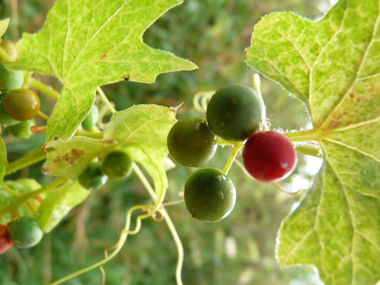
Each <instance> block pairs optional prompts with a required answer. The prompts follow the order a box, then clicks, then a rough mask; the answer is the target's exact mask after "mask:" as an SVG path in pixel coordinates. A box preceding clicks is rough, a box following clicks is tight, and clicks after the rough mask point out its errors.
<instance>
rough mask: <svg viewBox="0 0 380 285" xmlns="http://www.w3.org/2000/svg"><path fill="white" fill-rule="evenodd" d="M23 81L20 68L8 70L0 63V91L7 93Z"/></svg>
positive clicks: (19, 85) (18, 86)
mask: <svg viewBox="0 0 380 285" xmlns="http://www.w3.org/2000/svg"><path fill="white" fill-rule="evenodd" d="M23 83H24V73H23V72H22V71H21V70H16V71H13V70H8V69H6V68H5V67H4V65H2V64H0V91H1V94H8V92H10V91H12V90H13V89H16V88H20V87H21V86H22V84H23Z"/></svg>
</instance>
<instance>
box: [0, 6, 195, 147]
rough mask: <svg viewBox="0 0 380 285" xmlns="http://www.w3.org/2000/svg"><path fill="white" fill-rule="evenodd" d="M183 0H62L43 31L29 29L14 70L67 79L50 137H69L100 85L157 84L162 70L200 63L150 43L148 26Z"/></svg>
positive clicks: (49, 126) (55, 110)
mask: <svg viewBox="0 0 380 285" xmlns="http://www.w3.org/2000/svg"><path fill="white" fill-rule="evenodd" d="M181 3H182V1H181V0H162V1H155V0H139V1H124V0H115V1H108V0H100V1H99V0H89V1H85V2H83V1H77V0H58V1H57V2H56V3H55V4H54V7H53V8H52V9H51V10H50V12H49V15H48V17H47V20H46V22H45V25H44V27H43V28H42V30H41V31H40V32H39V33H38V34H36V35H30V34H24V35H23V39H22V40H21V41H19V42H18V43H17V47H18V58H17V61H16V62H13V63H7V64H6V66H7V67H8V68H11V69H23V70H31V71H35V72H38V73H42V74H46V75H51V76H55V77H57V78H58V79H59V80H60V81H61V82H62V83H63V84H64V86H63V88H62V90H61V94H60V96H59V99H58V102H57V105H56V107H55V109H54V111H53V113H52V115H51V117H50V119H49V121H48V129H47V133H46V141H47V142H48V141H51V140H52V139H53V138H54V137H59V138H60V139H61V140H69V139H70V138H71V136H72V135H73V134H74V133H75V131H76V129H77V128H78V126H79V124H80V123H81V122H82V121H83V120H84V119H85V118H86V116H87V115H88V114H89V112H90V109H91V106H92V105H93V103H94V99H95V93H94V92H95V89H96V88H97V87H98V86H101V85H104V84H109V83H113V82H118V81H121V80H124V79H125V78H127V79H129V80H130V81H136V82H144V83H152V82H154V80H155V78H156V76H157V75H158V74H160V73H165V72H170V71H179V70H192V69H195V68H196V66H195V65H194V64H193V63H191V62H189V61H187V60H184V59H180V58H178V57H176V56H174V55H173V54H171V53H169V52H165V51H161V50H157V49H153V48H151V47H148V46H147V45H145V44H144V42H143V41H142V35H143V33H144V31H145V30H146V29H147V28H148V27H149V26H150V25H152V23H153V22H154V21H156V20H157V18H159V17H160V16H161V15H162V14H163V13H165V12H166V11H167V10H168V9H170V8H172V7H174V6H176V5H179V4H181Z"/></svg>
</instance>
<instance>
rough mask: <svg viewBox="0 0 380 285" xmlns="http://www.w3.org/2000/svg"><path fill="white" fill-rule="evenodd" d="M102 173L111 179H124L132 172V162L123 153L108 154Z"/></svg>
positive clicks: (103, 161)
mask: <svg viewBox="0 0 380 285" xmlns="http://www.w3.org/2000/svg"><path fill="white" fill-rule="evenodd" d="M102 171H103V173H104V174H105V175H107V176H108V177H109V178H110V179H114V180H117V179H122V178H125V177H127V176H129V175H130V174H131V172H132V160H131V158H130V157H129V155H128V154H126V153H125V152H123V151H113V152H110V153H108V154H107V155H106V156H105V157H104V159H103V160H102Z"/></svg>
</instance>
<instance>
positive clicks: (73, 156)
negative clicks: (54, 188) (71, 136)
mask: <svg viewBox="0 0 380 285" xmlns="http://www.w3.org/2000/svg"><path fill="white" fill-rule="evenodd" d="M83 154H84V151H83V150H80V149H75V148H73V149H72V150H71V151H70V152H69V153H65V154H64V155H57V156H56V157H55V158H54V159H53V162H61V161H66V162H67V163H68V164H70V165H72V164H73V163H74V162H75V161H76V160H77V159H78V158H79V157H81V156H82V155H83Z"/></svg>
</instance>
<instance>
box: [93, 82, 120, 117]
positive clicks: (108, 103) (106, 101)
mask: <svg viewBox="0 0 380 285" xmlns="http://www.w3.org/2000/svg"><path fill="white" fill-rule="evenodd" d="M96 91H98V94H99V95H100V98H102V100H103V102H104V103H105V104H106V105H107V106H108V108H109V109H110V110H111V112H112V113H114V114H115V113H116V110H115V108H114V107H113V106H112V104H111V102H110V101H109V100H108V98H107V96H106V94H104V92H103V90H102V89H101V88H100V87H98V88H96Z"/></svg>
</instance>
